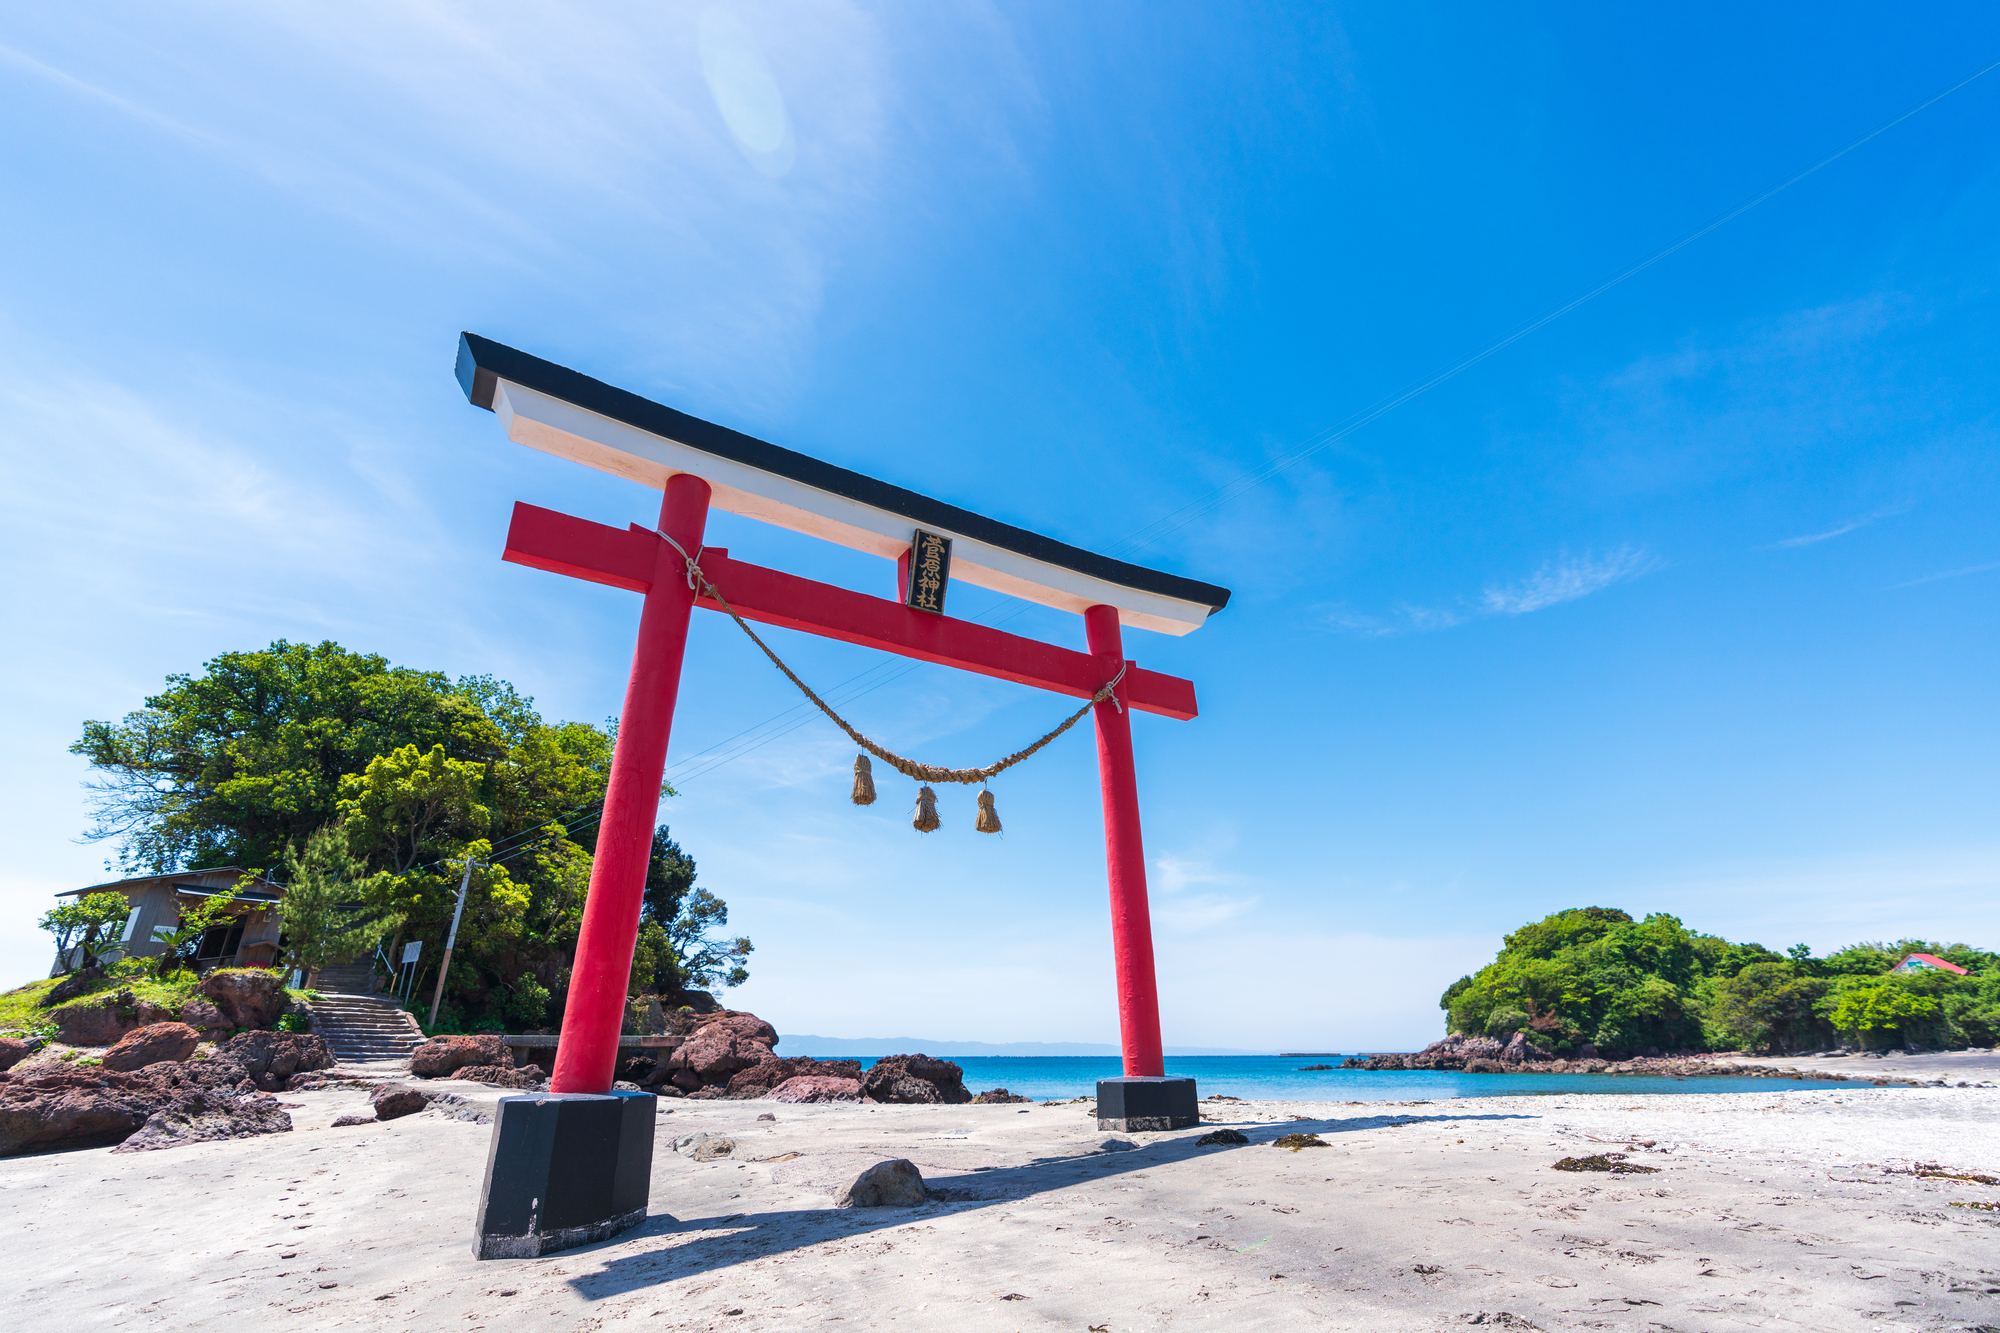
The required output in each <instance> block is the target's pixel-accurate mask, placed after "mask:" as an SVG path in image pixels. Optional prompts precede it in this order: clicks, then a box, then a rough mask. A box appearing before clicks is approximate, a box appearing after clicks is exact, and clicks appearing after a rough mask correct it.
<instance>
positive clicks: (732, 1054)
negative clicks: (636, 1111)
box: [667, 1024, 771, 1086]
mask: <svg viewBox="0 0 2000 1333" xmlns="http://www.w3.org/2000/svg"><path fill="white" fill-rule="evenodd" d="M765 1026H769V1025H768V1024H766V1025H765ZM770 1058H771V1048H770V1047H769V1046H768V1045H766V1044H765V1043H763V1042H760V1041H752V1040H751V1039H750V1038H748V1037H745V1036H742V1035H740V1034H738V1033H737V1032H734V1031H732V1030H730V1029H728V1028H725V1027H722V1026H721V1025H719V1024H710V1025H709V1026H707V1027H704V1028H701V1029H700V1030H698V1031H697V1032H696V1033H695V1034H694V1035H693V1036H691V1037H689V1038H688V1039H687V1040H686V1041H684V1042H682V1043H681V1044H680V1045H679V1046H677V1047H675V1048H674V1052H673V1054H671V1055H669V1056H668V1057H667V1068H669V1069H672V1070H676V1071H679V1070H683V1069H685V1070H691V1071H692V1072H693V1073H694V1074H695V1076H696V1077H697V1078H699V1079H700V1080H701V1081H702V1082H703V1083H727V1082H728V1081H729V1076H730V1075H731V1074H734V1073H736V1072H737V1071H738V1070H740V1069H748V1068H750V1067H751V1066H752V1065H755V1064H758V1063H760V1062H761V1061H764V1060H768V1059H770ZM674 1082H675V1083H676V1084H680V1085H681V1086H685V1085H684V1084H681V1081H680V1080H679V1079H675V1080H674Z"/></svg>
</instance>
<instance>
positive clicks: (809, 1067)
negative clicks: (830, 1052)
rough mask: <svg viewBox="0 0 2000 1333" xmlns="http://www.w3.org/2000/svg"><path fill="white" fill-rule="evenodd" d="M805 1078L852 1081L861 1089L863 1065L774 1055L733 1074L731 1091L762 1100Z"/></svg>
mask: <svg viewBox="0 0 2000 1333" xmlns="http://www.w3.org/2000/svg"><path fill="white" fill-rule="evenodd" d="M804 1077H816V1078H838V1079H852V1080H854V1082H855V1084H856V1085H857V1086H858V1085H859V1084H860V1082H861V1062H860V1061H859V1060H815V1059H813V1057H811V1056H810V1055H799V1056H793V1057H792V1058H790V1059H787V1058H785V1057H784V1056H779V1055H774V1056H772V1057H771V1058H770V1059H768V1060H759V1061H758V1062H757V1063H756V1064H754V1065H751V1066H750V1067H749V1068H748V1069H740V1070H738V1071H737V1072H736V1073H734V1074H731V1075H730V1076H729V1089H728V1091H729V1095H730V1096H731V1097H738V1098H741V1097H762V1096H764V1095H765V1094H766V1093H768V1092H770V1091H771V1090H772V1089H774V1088H776V1087H778V1085H780V1084H782V1083H785V1082H787V1081H789V1080H791V1079H795V1078H804Z"/></svg>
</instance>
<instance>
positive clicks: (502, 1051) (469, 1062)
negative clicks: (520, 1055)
mask: <svg viewBox="0 0 2000 1333" xmlns="http://www.w3.org/2000/svg"><path fill="white" fill-rule="evenodd" d="M480 1065H490V1066H494V1067H497V1068H500V1069H512V1068H513V1067H514V1053H513V1052H512V1051H510V1050H508V1049H507V1046H506V1043H505V1042H503V1041H502V1040H501V1039H500V1038H499V1037H497V1036H494V1035H493V1034H492V1033H487V1032H482V1033H478V1034H476V1035H471V1036H467V1035H454V1036H448V1037H432V1038H431V1039H430V1040H429V1041H427V1042H425V1043H424V1044H423V1045H421V1046H419V1047H417V1049H416V1050H414V1051H411V1052H410V1072H411V1073H412V1074H415V1075H416V1076H417V1077H418V1078H444V1077H446V1076H447V1075H451V1074H455V1073H456V1072H457V1071H459V1070H461V1069H464V1068H467V1067H468V1066H480Z"/></svg>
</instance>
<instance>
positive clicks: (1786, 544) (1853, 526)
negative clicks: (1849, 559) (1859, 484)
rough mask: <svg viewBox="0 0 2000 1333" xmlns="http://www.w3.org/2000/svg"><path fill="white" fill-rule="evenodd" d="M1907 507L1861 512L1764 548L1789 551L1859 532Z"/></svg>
mask: <svg viewBox="0 0 2000 1333" xmlns="http://www.w3.org/2000/svg"><path fill="white" fill-rule="evenodd" d="M1908 509H1909V506H1908V505H1907V504H1903V505H1892V506H1890V507H1889V508H1887V509H1877V510H1875V511H1874V512H1873V513H1869V514H1863V515H1861V516H1860V517H1859V518H1851V519H1848V520H1847V521H1846V522H1845V523H1840V524H1837V525H1835V526H1834V527H1831V528H1828V529H1827V530H1826V531H1825V532H1808V533H1805V534H1804V535H1802V536H1798V537H1787V538H1785V539H1784V540H1783V541H1777V542H1772V543H1771V544H1770V545H1769V546H1767V547H1765V548H1764V549H1765V550H1767V551H1789V550H1793V549H1795V548H1797V547H1800V546H1813V545H1816V544H1818V543H1820V542H1824V541H1832V540H1833V539H1834V538H1835V537H1845V536H1846V535H1847V534H1848V533H1850V532H1859V531H1860V530H1861V529H1863V528H1865V527H1867V526H1868V525H1869V524H1871V523H1874V522H1875V521H1877V520H1878V519H1884V518H1889V517H1891V516H1892V515H1895V514H1901V513H1903V512H1905V511H1906V510H1908Z"/></svg>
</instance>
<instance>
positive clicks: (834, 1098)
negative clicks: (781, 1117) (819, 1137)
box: [770, 1074, 861, 1102]
mask: <svg viewBox="0 0 2000 1333" xmlns="http://www.w3.org/2000/svg"><path fill="white" fill-rule="evenodd" d="M770 1098H771V1100H772V1101H774V1102H858V1101H860V1100H861V1080H860V1079H858V1078H830V1077H827V1076H826V1075H823V1074H800V1075H798V1076H796V1077H794V1078H788V1079H786V1080H785V1081H784V1082H783V1083H780V1084H779V1085H778V1086H777V1087H775V1088H773V1089H771V1092H770Z"/></svg>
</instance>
